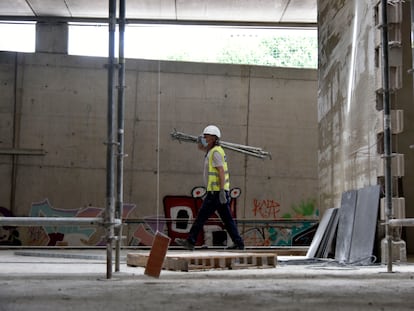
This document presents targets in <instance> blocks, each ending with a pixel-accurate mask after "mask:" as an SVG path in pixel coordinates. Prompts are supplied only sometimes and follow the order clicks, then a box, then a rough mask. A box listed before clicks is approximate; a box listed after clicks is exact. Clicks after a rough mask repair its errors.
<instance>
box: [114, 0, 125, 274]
mask: <svg viewBox="0 0 414 311" xmlns="http://www.w3.org/2000/svg"><path fill="white" fill-rule="evenodd" d="M124 37H125V0H119V47H118V48H119V56H118V59H119V61H118V63H119V67H118V154H117V174H116V197H117V201H116V210H115V217H116V218H118V219H122V213H123V191H124V190H123V189H124V184H123V180H124V156H125V155H124V123H125V122H124V114H125V96H124V94H125V55H124V45H125V42H124V41H125V40H124ZM116 231H117V232H116V233H117V239H116V242H115V243H116V248H115V249H116V253H115V271H120V261H121V260H120V253H121V245H122V226H119V227H118V228H117V230H116Z"/></svg>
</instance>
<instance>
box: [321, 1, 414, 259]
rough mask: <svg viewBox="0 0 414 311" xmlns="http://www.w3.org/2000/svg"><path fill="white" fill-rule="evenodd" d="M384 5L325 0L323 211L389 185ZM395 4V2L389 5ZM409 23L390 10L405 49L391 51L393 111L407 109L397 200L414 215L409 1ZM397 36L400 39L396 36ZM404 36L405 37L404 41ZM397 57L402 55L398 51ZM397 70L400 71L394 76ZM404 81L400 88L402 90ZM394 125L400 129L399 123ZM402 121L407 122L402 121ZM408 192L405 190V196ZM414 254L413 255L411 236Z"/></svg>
mask: <svg viewBox="0 0 414 311" xmlns="http://www.w3.org/2000/svg"><path fill="white" fill-rule="evenodd" d="M377 4H378V1H357V0H354V1H342V0H334V1H331V0H319V1H318V11H319V20H318V23H319V95H318V122H319V187H320V188H319V198H320V208H321V212H323V211H324V210H326V209H327V208H330V207H338V206H340V200H341V194H342V192H344V191H347V190H351V189H358V188H362V187H364V186H368V185H373V184H377V183H379V184H381V185H383V177H381V176H383V175H382V173H381V171H383V166H382V163H381V161H380V160H379V157H380V156H381V153H382V152H383V151H381V150H383V138H382V136H381V135H378V134H380V133H381V132H383V129H382V122H383V120H382V111H381V110H382V100H383V98H382V93H381V90H380V89H381V85H382V79H381V54H380V53H379V52H378V51H381V49H380V48H379V44H380V42H381V35H380V28H379V27H377V26H378V23H380V21H379V19H380V17H379V16H380V14H379V12H378V9H377V7H376V5H377ZM390 6H391V5H390ZM402 12H403V13H402V14H403V18H402V22H401V23H400V24H398V25H397V23H399V21H397V19H398V18H396V16H397V15H398V14H395V13H396V11H395V9H394V7H392V9H390V12H389V22H390V24H391V25H390V41H400V42H401V43H402V47H403V48H401V49H400V50H399V51H396V53H390V66H392V70H391V75H390V80H391V83H390V88H391V91H392V92H391V93H392V94H391V108H392V109H393V110H398V109H400V110H403V112H404V120H403V121H404V122H403V123H404V129H403V132H401V133H394V135H393V138H392V139H393V152H394V153H399V154H402V155H403V156H404V159H405V170H404V174H402V175H399V174H398V173H397V171H396V170H394V169H395V167H394V168H393V176H395V177H394V178H393V180H394V182H393V187H394V191H393V196H395V197H405V199H406V200H405V201H406V214H407V215H411V216H412V214H413V212H412V208H411V206H413V204H414V202H413V197H412V194H411V192H412V191H410V190H409V189H411V188H412V187H413V177H414V175H413V174H414V170H412V169H410V168H411V167H412V166H413V163H414V158H413V152H412V151H411V152H410V150H409V149H408V145H409V144H410V141H414V135H413V134H414V133H413V125H412V122H411V121H410V120H412V114H413V108H414V107H413V95H412V77H411V75H409V74H407V70H408V69H409V68H411V67H412V63H411V51H410V46H411V44H410V41H411V38H410V24H411V19H410V4H409V3H404V4H403V7H402ZM396 35H397V38H396ZM398 36H399V37H398ZM394 52H395V50H394ZM394 69H397V73H399V74H395V71H394ZM400 84H401V85H400ZM395 121H396V120H393V124H392V125H391V126H392V127H394V128H393V131H394V130H395V128H397V124H396V123H397V122H395ZM401 121H402V120H401ZM403 188H404V190H405V191H403ZM407 242H408V249H409V251H410V249H411V251H412V247H413V246H412V245H411V244H412V243H410V237H409V236H408V237H407Z"/></svg>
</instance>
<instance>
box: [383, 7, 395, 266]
mask: <svg viewBox="0 0 414 311" xmlns="http://www.w3.org/2000/svg"><path fill="white" fill-rule="evenodd" d="M387 7H388V0H381V18H382V25H381V26H382V83H383V104H384V120H383V122H384V158H385V204H386V205H385V216H386V225H385V238H386V240H387V247H388V250H387V253H388V258H387V272H392V234H391V232H390V231H391V230H392V228H391V226H390V224H389V223H390V220H391V219H392V218H393V210H392V180H391V176H392V175H391V158H392V150H391V148H392V147H391V146H392V144H391V113H390V96H389V64H388V48H389V47H388V45H389V42H388V16H387Z"/></svg>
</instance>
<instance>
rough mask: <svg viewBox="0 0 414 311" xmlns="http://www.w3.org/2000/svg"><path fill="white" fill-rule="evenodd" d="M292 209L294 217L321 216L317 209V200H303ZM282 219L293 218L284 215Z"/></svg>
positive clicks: (289, 215)
mask: <svg viewBox="0 0 414 311" xmlns="http://www.w3.org/2000/svg"><path fill="white" fill-rule="evenodd" d="M291 208H292V210H293V211H294V212H295V216H294V217H298V216H300V217H313V216H318V214H319V211H318V210H317V209H316V200H315V199H307V200H301V201H300V202H299V203H298V204H296V205H295V204H294V205H292V207H291ZM282 217H283V218H293V217H292V215H291V214H284V215H283V216H282Z"/></svg>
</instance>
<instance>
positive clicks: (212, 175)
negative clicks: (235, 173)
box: [207, 146, 230, 191]
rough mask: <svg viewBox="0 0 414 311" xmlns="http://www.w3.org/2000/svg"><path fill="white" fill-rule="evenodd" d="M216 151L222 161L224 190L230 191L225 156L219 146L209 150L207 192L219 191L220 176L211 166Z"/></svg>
mask: <svg viewBox="0 0 414 311" xmlns="http://www.w3.org/2000/svg"><path fill="white" fill-rule="evenodd" d="M215 151H217V152H218V153H219V154H220V155H221V157H222V159H223V169H224V178H225V182H224V187H223V188H224V190H230V176H229V171H228V168H227V160H226V154H225V153H224V150H223V148H222V147H221V146H215V147H213V148H212V149H211V150H210V156H209V159H208V181H207V191H220V176H219V173H218V170H217V168H215V167H214V166H213V154H214V152H215Z"/></svg>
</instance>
